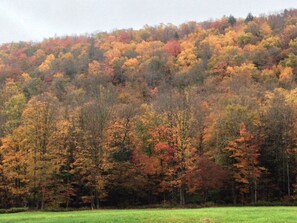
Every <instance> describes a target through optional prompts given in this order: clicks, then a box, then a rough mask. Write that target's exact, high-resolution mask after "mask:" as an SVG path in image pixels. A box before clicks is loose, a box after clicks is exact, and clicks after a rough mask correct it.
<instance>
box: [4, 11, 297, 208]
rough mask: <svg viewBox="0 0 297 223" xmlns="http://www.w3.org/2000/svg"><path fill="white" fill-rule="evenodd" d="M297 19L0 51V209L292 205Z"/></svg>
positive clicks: (170, 28)
mask: <svg viewBox="0 0 297 223" xmlns="http://www.w3.org/2000/svg"><path fill="white" fill-rule="evenodd" d="M296 84H297V10H285V11H284V12H282V13H279V14H273V15H269V16H261V17H254V16H253V15H252V14H249V15H248V16H247V18H246V19H236V18H234V17H233V16H229V17H223V18H222V19H219V20H215V21H207V22H203V23H195V22H189V23H185V24H182V25H180V26H178V27H177V26H174V25H171V24H168V25H164V24H161V25H159V26H156V27H150V26H145V27H144V28H143V29H140V30H138V31H135V30H132V29H128V30H117V31H114V32H112V33H98V34H94V35H92V36H74V37H63V38H51V39H46V40H44V41H42V42H40V43H30V42H19V43H10V44H2V45H1V46H0V85H1V94H0V123H1V124H0V136H1V144H0V208H8V207H13V206H29V207H32V208H40V209H43V208H47V207H92V208H98V207H101V206H104V205H105V206H119V205H144V204H156V203H163V202H164V203H171V204H181V205H184V204H189V203H195V204H199V203H203V202H208V201H212V202H216V203H221V204H228V203H254V202H257V201H283V200H286V201H289V200H294V199H296V194H297V169H296V165H297V88H296V86H297V85H296Z"/></svg>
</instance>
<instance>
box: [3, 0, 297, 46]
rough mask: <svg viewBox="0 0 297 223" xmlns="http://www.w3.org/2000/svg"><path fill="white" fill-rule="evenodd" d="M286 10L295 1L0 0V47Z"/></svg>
mask: <svg viewBox="0 0 297 223" xmlns="http://www.w3.org/2000/svg"><path fill="white" fill-rule="evenodd" d="M285 8H288V9H289V8H297V0H0V30H1V31H0V43H5V42H12V41H30V40H32V41H40V40H42V39H43V38H48V37H53V36H55V35H58V36H62V35H67V34H68V35H72V34H84V33H93V32H95V31H112V30H114V29H116V28H118V29H121V28H134V29H139V28H141V27H143V26H144V25H145V24H148V25H158V24H160V23H173V24H175V25H179V24H181V23H183V22H187V21H198V22H201V21H204V20H207V19H211V18H213V19H215V18H221V17H222V16H223V15H230V14H232V15H234V16H236V17H246V15H247V14H248V13H249V12H252V14H253V15H259V14H261V13H272V12H278V11H280V10H283V9H285Z"/></svg>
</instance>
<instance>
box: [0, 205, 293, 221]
mask: <svg viewBox="0 0 297 223" xmlns="http://www.w3.org/2000/svg"><path fill="white" fill-rule="evenodd" d="M0 222H1V223H136V222H137V223H165V222H175V223H192V222H202V223H203V222H209V223H212V222H213V223H218V222H222V223H229V222H230V223H236V222H241V223H249V222H250V223H255V222H257V223H267V222H269V223H280V222H285V223H291V222H292V223H295V222H297V207H224V208H201V209H141V210H135V209H133V210H96V211H74V212H23V213H15V214H2V215H0Z"/></svg>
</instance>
